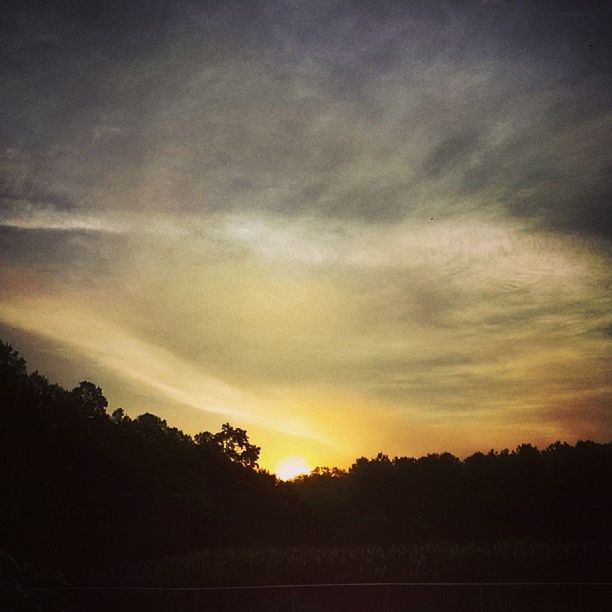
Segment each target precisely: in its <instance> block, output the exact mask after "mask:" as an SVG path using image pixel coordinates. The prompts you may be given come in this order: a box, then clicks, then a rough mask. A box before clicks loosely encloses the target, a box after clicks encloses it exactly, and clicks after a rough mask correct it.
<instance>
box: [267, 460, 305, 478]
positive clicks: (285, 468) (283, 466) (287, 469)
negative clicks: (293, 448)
mask: <svg viewBox="0 0 612 612" xmlns="http://www.w3.org/2000/svg"><path fill="white" fill-rule="evenodd" d="M310 470H311V468H310V466H309V465H308V463H307V462H306V459H304V457H286V458H285V459H283V460H282V461H279V462H278V463H277V464H276V468H275V470H274V472H275V473H276V475H277V476H278V477H279V478H280V479H281V480H291V479H292V478H295V477H296V476H299V475H300V474H308V472H310Z"/></svg>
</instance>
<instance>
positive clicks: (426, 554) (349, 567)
mask: <svg viewBox="0 0 612 612" xmlns="http://www.w3.org/2000/svg"><path fill="white" fill-rule="evenodd" d="M610 580H612V546H610V545H604V544H584V543H583V544H533V543H529V544H527V543H516V542H515V543H500V544H464V545H450V544H428V545H414V546H363V547H335V548H329V547H328V548H303V547H300V548H263V549H234V550H206V551H195V552H191V553H185V554H180V555H173V556H167V557H162V558H159V559H156V560H148V561H142V562H139V563H133V564H130V565H126V566H124V567H117V568H114V569H112V570H107V571H104V572H99V573H96V574H95V575H93V576H91V577H90V580H89V582H90V583H95V584H104V585H107V584H113V585H129V586H149V585H156V586H158V587H159V586H228V585H229V586H234V585H243V586H244V585H271V584H305V583H347V582H350V583H354V582H418V581H450V582H460V581H477V582H483V581H485V582H487V581H489V582H490V581H493V582H494V581H500V582H517V581H519V582H520V581H525V582H533V581H544V582H547V581H550V582H561V581H572V582H573V581H576V582H579V581H610Z"/></svg>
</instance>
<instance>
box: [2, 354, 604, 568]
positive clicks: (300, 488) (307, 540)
mask: <svg viewBox="0 0 612 612" xmlns="http://www.w3.org/2000/svg"><path fill="white" fill-rule="evenodd" d="M107 407H108V406H107V401H106V399H105V398H104V395H103V393H102V391H101V389H100V388H99V387H97V386H96V385H95V384H94V383H91V382H87V381H84V382H81V383H80V384H79V385H78V386H77V387H76V388H75V389H72V390H65V389H63V388H62V387H60V386H58V385H54V384H50V383H49V382H48V381H47V380H46V379H45V378H44V377H43V376H42V375H40V374H38V373H37V372H34V373H32V374H28V373H27V370H26V364H25V362H24V361H23V359H22V358H21V357H20V356H19V355H18V354H17V353H16V352H15V351H14V350H13V349H12V347H10V346H9V345H7V344H4V343H1V342H0V409H1V410H2V421H1V423H2V427H1V428H0V465H1V466H2V470H1V472H0V478H1V481H0V484H1V486H2V493H3V495H2V498H3V502H2V504H0V550H6V551H7V552H8V553H9V554H11V555H12V556H14V557H15V558H17V559H20V560H27V561H29V562H32V563H35V564H38V565H39V566H44V565H46V566H48V567H53V568H57V569H60V570H62V571H66V572H68V573H69V575H71V576H73V577H75V576H76V577H78V576H79V572H89V570H90V569H91V568H93V567H96V566H98V567H102V566H109V565H114V564H116V563H122V562H123V563H128V562H131V561H133V560H134V559H138V558H141V559H146V558H150V557H157V556H159V555H170V554H179V553H181V552H185V551H190V550H191V551H192V550H199V549H220V548H235V547H237V546H238V547H240V546H248V547H262V546H285V547H286V546H300V545H301V546H304V545H306V544H308V545H318V546H325V547H330V546H343V547H345V546H347V545H348V546H353V547H354V546H356V545H359V546H366V545H368V546H369V545H373V544H376V545H384V546H385V547H388V546H400V545H401V546H417V545H419V546H420V545H423V546H424V545H427V543H431V542H445V543H446V545H447V546H466V545H468V544H469V543H481V544H482V545H484V544H486V543H488V544H491V545H493V544H494V543H498V542H503V541H506V542H527V543H530V544H533V545H536V544H537V543H544V544H546V543H549V544H550V543H563V542H570V543H571V542H581V541H597V542H602V543H610V541H611V535H612V526H611V522H610V520H609V516H610V491H612V443H608V444H598V443H595V442H591V441H579V442H578V443H576V444H575V445H573V446H572V445H569V444H566V443H564V442H556V443H554V444H551V445H550V446H549V447H547V448H545V449H544V450H538V449H537V448H535V447H534V446H531V445H529V444H523V445H520V446H519V447H518V448H517V449H516V450H514V451H510V450H507V449H506V450H502V451H501V452H496V451H493V450H491V451H490V452H488V453H486V454H484V453H476V454H474V455H472V456H470V457H468V458H466V459H464V460H460V459H458V458H457V457H454V456H453V455H451V454H449V453H441V454H430V455H427V456H425V457H421V458H412V457H393V458H391V457H389V456H387V455H385V454H383V453H379V454H378V455H377V456H376V457H374V458H372V459H368V458H365V457H361V458H359V459H357V460H356V461H355V462H354V463H353V465H352V466H350V468H349V469H348V470H341V469H337V468H318V469H316V470H314V471H313V472H312V473H311V474H310V475H307V476H301V477H299V478H297V479H295V480H294V481H292V482H289V483H283V482H280V481H278V480H277V479H276V478H275V477H274V476H272V475H270V474H268V473H267V472H265V471H263V470H259V469H258V468H257V462H258V458H259V452H260V449H259V447H257V446H255V445H254V444H252V443H251V442H250V441H249V438H248V435H247V433H246V431H245V430H243V429H240V428H235V427H232V426H231V425H230V424H229V423H225V424H223V426H222V428H221V431H219V432H217V433H211V432H201V433H199V434H197V435H196V436H194V437H193V438H192V437H191V436H189V435H187V434H185V433H184V432H182V431H180V430H179V429H177V428H175V427H171V426H169V425H168V424H167V423H166V421H164V420H163V419H161V418H159V417H158V416H156V415H153V414H149V413H145V414H142V415H140V416H137V417H136V418H131V417H130V416H128V415H127V414H126V413H125V411H124V410H122V409H121V408H118V409H116V410H114V411H113V412H112V413H111V414H110V415H109V414H108V413H107Z"/></svg>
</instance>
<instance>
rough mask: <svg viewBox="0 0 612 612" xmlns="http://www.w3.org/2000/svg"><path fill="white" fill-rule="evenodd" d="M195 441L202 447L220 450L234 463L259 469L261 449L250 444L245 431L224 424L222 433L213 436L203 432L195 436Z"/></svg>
mask: <svg viewBox="0 0 612 612" xmlns="http://www.w3.org/2000/svg"><path fill="white" fill-rule="evenodd" d="M195 441H196V443H197V444H198V445H200V446H207V447H212V448H215V449H218V450H219V451H221V452H222V453H223V454H224V455H225V456H226V457H227V458H228V459H230V461H233V462H234V463H239V464H240V465H243V466H244V467H248V468H251V469H255V468H257V467H258V463H257V461H258V460H259V452H260V451H261V448H260V447H259V446H255V445H254V444H251V443H250V442H249V436H248V435H247V432H246V430H245V429H240V428H239V427H232V426H231V425H230V424H229V423H223V425H222V426H221V431H220V432H218V433H216V434H211V433H210V432H209V431H203V432H201V433H199V434H196V435H195Z"/></svg>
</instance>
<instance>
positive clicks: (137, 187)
mask: <svg viewBox="0 0 612 612" xmlns="http://www.w3.org/2000/svg"><path fill="white" fill-rule="evenodd" d="M611 13H612V8H611V5H610V4H609V3H607V2H589V1H581V2H564V1H563V0H555V1H551V2H549V1H546V0H543V1H541V2H527V1H525V2H521V1H512V2H510V1H508V2H505V1H503V0H499V1H494V0H489V1H484V0H482V1H477V0H474V1H462V2H459V1H452V2H451V1H448V2H446V1H435V0H432V1H429V2H419V1H414V2H406V1H386V0H380V1H378V2H373V1H372V2H358V1H352V2H344V1H332V0H330V1H319V0H311V1H306V0H267V1H266V0H264V1H258V0H251V1H249V2H231V1H228V2H208V3H206V2H187V1H172V2H169V1H163V2H162V1H158V0H147V1H144V0H135V1H133V2H117V3H114V2H91V1H88V0H84V1H83V0H81V1H74V2H72V1H66V0H64V1H61V0H60V1H57V2H46V3H40V2H31V3H30V2H24V1H19V2H17V1H15V2H9V4H8V8H5V10H4V11H3V14H2V16H1V18H0V19H1V23H0V74H1V81H2V84H3V85H2V87H1V88H0V263H1V265H0V338H3V339H4V340H5V341H9V342H10V343H11V344H13V346H15V348H17V349H18V350H19V351H20V352H21V353H22V355H23V356H24V357H25V358H26V360H27V361H28V363H29V365H30V367H31V368H32V369H38V370H40V371H41V372H42V373H44V374H45V375H47V376H48V378H49V379H50V380H52V381H54V382H58V383H60V384H62V385H64V386H67V387H72V386H75V385H76V384H77V383H78V382H79V381H80V380H83V379H88V380H93V381H95V382H96V383H98V384H99V385H101V386H102V388H103V391H104V393H105V395H106V397H107V398H108V400H109V404H110V407H111V409H114V408H116V407H119V406H122V407H124V409H125V410H126V412H127V413H128V414H130V415H131V416H136V415H137V414H140V413H142V412H146V411H148V412H154V413H155V414H158V415H160V416H161V417H162V418H164V419H166V420H167V421H168V423H169V424H171V425H174V426H177V427H180V428H181V429H183V430H184V431H186V432H188V433H191V434H195V433H196V432H199V431H203V430H209V431H218V430H219V429H220V428H221V424H222V423H224V422H226V421H229V422H230V423H231V424H232V425H234V426H239V427H243V428H245V429H247V431H248V432H249V436H250V439H251V441H253V442H255V443H256V444H258V445H260V446H262V455H261V465H262V466H264V467H266V468H268V469H271V470H274V469H275V466H276V465H277V464H278V462H279V461H281V460H283V459H284V458H286V457H287V456H293V457H299V458H303V459H304V460H305V461H306V463H307V464H308V465H310V466H312V467H314V466H315V465H328V466H331V465H338V466H341V467H346V466H348V465H350V463H351V462H352V461H353V460H354V459H355V458H356V457H358V456H361V455H366V456H373V455H375V454H376V453H377V452H379V451H383V452H385V453H388V454H389V455H391V456H394V455H408V456H418V455H421V454H424V453H429V452H441V451H445V450H448V451H451V452H454V453H455V454H458V455H459V456H465V455H467V454H470V453H472V452H475V451H478V450H482V451H487V450H488V449H490V448H497V449H501V448H505V447H509V448H513V447H514V446H516V445H517V444H518V443H521V442H531V443H533V444H537V445H540V446H541V445H545V444H548V443H550V442H553V441H555V440H558V439H561V440H567V441H570V442H573V441H575V440H577V439H585V438H590V439H595V440H599V441H608V440H610V439H611V438H612V412H611V396H612V394H611V390H612V380H611V376H610V363H611V359H610V358H611V357H612V355H611V352H612V351H611V348H612V321H611V317H610V312H611V309H610V306H611V304H610V301H611V300H610V295H611V293H610V280H611V274H610V269H611V268H610V258H611V257H610V256H611V250H610V245H611V239H612V223H611V215H610V199H611V195H612V184H611V176H612V163H611V161H610V160H611V156H610V153H611V151H612V129H611V128H612V104H611V102H612V87H611V80H612V79H611V76H612V75H611V68H610V61H609V58H610V57H612V48H611V47H612V43H611V41H612V32H611V31H610V24H611V23H612V14H611Z"/></svg>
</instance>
